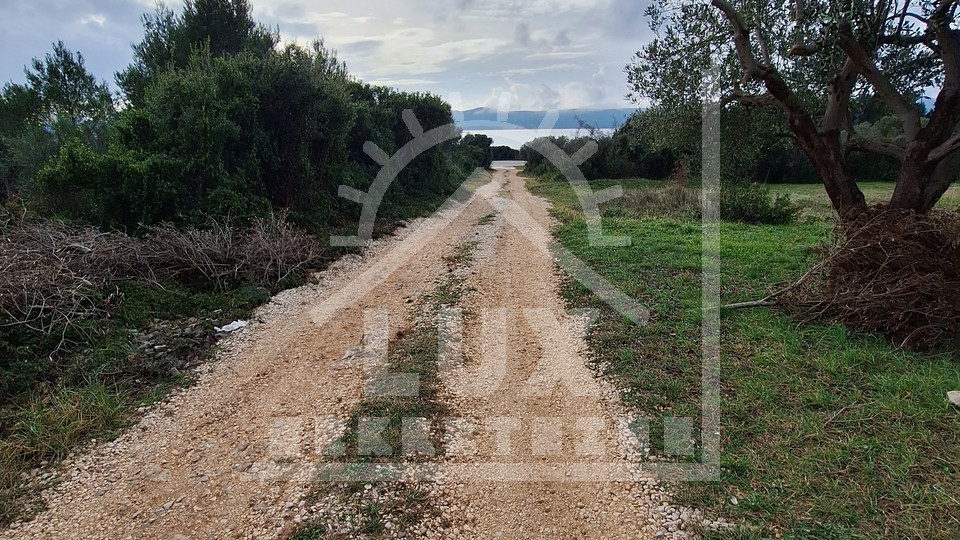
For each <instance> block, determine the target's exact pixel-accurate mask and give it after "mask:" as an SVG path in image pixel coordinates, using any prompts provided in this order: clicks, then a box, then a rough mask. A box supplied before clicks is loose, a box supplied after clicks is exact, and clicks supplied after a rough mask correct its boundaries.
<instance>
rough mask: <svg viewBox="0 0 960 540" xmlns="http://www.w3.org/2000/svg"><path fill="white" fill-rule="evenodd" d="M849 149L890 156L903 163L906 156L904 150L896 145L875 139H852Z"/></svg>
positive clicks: (848, 145) (848, 144)
mask: <svg viewBox="0 0 960 540" xmlns="http://www.w3.org/2000/svg"><path fill="white" fill-rule="evenodd" d="M847 147H848V148H849V149H851V150H859V151H861V152H870V153H872V154H880V155H882V156H889V157H892V158H893V159H896V160H897V161H903V157H904V154H905V151H904V149H903V148H901V147H899V146H897V145H895V144H892V143H886V142H883V141H878V140H875V139H864V138H861V137H851V138H850V141H849V142H848V143H847Z"/></svg>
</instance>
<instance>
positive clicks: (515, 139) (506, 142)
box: [463, 129, 613, 150]
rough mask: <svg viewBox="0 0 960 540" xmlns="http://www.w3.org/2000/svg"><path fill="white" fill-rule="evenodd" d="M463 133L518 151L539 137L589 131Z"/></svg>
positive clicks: (492, 130)
mask: <svg viewBox="0 0 960 540" xmlns="http://www.w3.org/2000/svg"><path fill="white" fill-rule="evenodd" d="M598 131H600V132H602V133H613V130H612V129H601V130H598ZM463 133H464V134H468V133H473V134H477V135H486V136H487V137H490V138H491V139H493V146H509V147H510V148H516V149H517V150H519V149H520V147H521V146H523V145H524V144H526V143H528V142H530V141H532V140H534V139H536V138H537V137H541V136H545V135H553V136H554V137H561V136H567V137H576V136H577V135H587V131H586V130H584V129H551V130H549V131H547V132H540V131H537V130H535V129H465V130H463Z"/></svg>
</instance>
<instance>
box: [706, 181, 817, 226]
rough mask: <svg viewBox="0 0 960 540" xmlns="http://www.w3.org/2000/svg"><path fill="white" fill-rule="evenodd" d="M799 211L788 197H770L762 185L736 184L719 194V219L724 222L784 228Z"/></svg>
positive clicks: (767, 190) (723, 188) (765, 187)
mask: <svg viewBox="0 0 960 540" xmlns="http://www.w3.org/2000/svg"><path fill="white" fill-rule="evenodd" d="M799 211H800V207H799V206H797V205H796V204H794V203H793V202H792V201H791V200H790V196H789V195H785V194H778V195H777V196H776V198H775V199H773V198H771V197H770V189H769V188H767V186H765V185H762V184H745V183H737V184H730V185H725V186H723V187H722V188H721V190H720V218H721V219H723V220H724V221H739V222H741V223H758V224H766V225H785V224H788V223H792V222H793V220H794V219H795V218H796V216H797V213H798V212H799Z"/></svg>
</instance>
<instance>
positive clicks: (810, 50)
mask: <svg viewBox="0 0 960 540" xmlns="http://www.w3.org/2000/svg"><path fill="white" fill-rule="evenodd" d="M822 50H823V42H822V41H817V42H815V43H796V44H794V46H793V47H790V50H789V51H787V56H789V57H791V58H793V57H797V56H813V55H815V54H817V53H818V52H820V51H822Z"/></svg>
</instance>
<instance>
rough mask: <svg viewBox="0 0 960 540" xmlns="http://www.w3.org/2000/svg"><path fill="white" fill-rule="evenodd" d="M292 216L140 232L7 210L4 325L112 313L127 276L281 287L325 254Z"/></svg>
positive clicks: (60, 322) (1, 273) (65, 321)
mask: <svg viewBox="0 0 960 540" xmlns="http://www.w3.org/2000/svg"><path fill="white" fill-rule="evenodd" d="M285 218H286V215H285V214H279V215H276V216H273V217H272V218H269V219H259V220H255V221H254V222H253V223H252V224H251V225H250V226H247V227H234V226H232V225H229V224H222V223H219V224H218V223H215V224H211V225H210V226H209V227H207V228H205V229H185V230H181V229H176V228H174V227H172V226H160V227H154V228H152V229H150V232H149V234H148V235H147V236H145V237H144V238H142V239H138V238H132V237H130V236H127V235H126V234H123V233H119V232H105V231H101V230H98V229H96V228H93V227H81V226H76V225H71V224H68V223H64V222H62V221H57V220H40V219H36V218H32V217H30V216H28V215H26V213H20V214H17V215H12V214H7V215H4V216H0V326H18V325H19V326H25V327H27V328H30V329H32V330H35V331H39V332H49V331H50V330H51V329H53V328H62V327H65V326H68V325H71V324H73V323H75V322H77V321H78V320H80V319H84V318H90V317H98V316H103V315H105V313H106V312H107V311H108V310H109V309H110V308H111V303H112V302H118V301H121V299H120V298H118V297H115V296H114V295H110V294H109V291H108V288H109V287H108V286H109V284H110V283H113V282H117V281H121V280H138V281H141V282H146V283H149V284H153V285H156V284H158V283H159V282H161V281H163V280H174V281H177V282H180V283H184V284H188V285H203V286H214V287H218V288H221V289H223V288H228V287H231V286H238V285H246V284H254V285H259V286H263V287H267V288H271V289H275V288H276V287H277V286H279V284H281V283H282V282H284V280H287V279H289V278H292V277H303V276H305V275H306V274H307V272H308V268H309V267H310V266H311V265H314V264H316V263H318V262H319V260H320V259H321V257H322V255H323V253H324V248H323V247H322V246H321V245H320V243H319V242H318V241H317V240H316V238H314V237H313V236H312V235H310V234H308V233H306V232H304V231H302V230H300V229H298V228H296V227H294V226H293V225H290V224H289V223H287V222H286V219H285Z"/></svg>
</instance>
